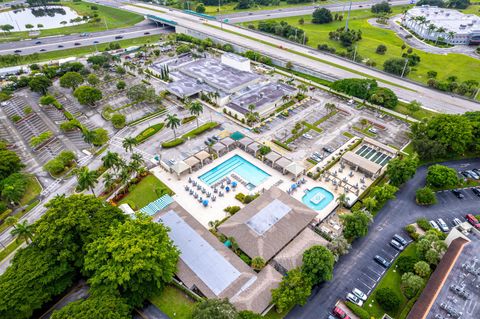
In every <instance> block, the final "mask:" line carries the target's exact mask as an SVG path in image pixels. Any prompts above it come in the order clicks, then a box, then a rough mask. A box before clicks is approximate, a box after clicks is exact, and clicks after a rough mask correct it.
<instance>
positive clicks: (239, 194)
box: [235, 193, 245, 203]
mask: <svg viewBox="0 0 480 319" xmlns="http://www.w3.org/2000/svg"><path fill="white" fill-rule="evenodd" d="M235 199H238V200H239V201H240V202H242V203H243V201H244V200H245V194H243V193H238V194H236V195H235Z"/></svg>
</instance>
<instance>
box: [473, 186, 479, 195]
mask: <svg viewBox="0 0 480 319" xmlns="http://www.w3.org/2000/svg"><path fill="white" fill-rule="evenodd" d="M472 192H473V193H474V194H475V195H477V196H480V189H478V188H476V187H474V188H472Z"/></svg>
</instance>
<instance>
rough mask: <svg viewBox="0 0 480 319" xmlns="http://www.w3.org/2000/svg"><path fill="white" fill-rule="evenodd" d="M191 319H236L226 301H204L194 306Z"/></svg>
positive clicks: (236, 314) (231, 307) (233, 308)
mask: <svg viewBox="0 0 480 319" xmlns="http://www.w3.org/2000/svg"><path fill="white" fill-rule="evenodd" d="M192 319H238V313H237V310H235V307H234V306H233V305H232V304H231V303H230V302H229V301H228V299H205V300H203V301H202V302H200V303H198V304H197V305H196V306H195V309H194V311H193V314H192Z"/></svg>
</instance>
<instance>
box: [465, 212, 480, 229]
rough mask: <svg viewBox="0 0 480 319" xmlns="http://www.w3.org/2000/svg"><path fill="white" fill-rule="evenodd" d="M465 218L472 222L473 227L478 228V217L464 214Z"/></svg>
mask: <svg viewBox="0 0 480 319" xmlns="http://www.w3.org/2000/svg"><path fill="white" fill-rule="evenodd" d="M465 218H466V219H467V221H468V222H469V223H470V224H472V226H473V227H475V228H476V229H480V223H479V222H478V219H477V218H476V217H475V216H473V214H468V215H467V216H465Z"/></svg>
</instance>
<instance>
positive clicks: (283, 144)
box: [272, 140, 292, 151]
mask: <svg viewBox="0 0 480 319" xmlns="http://www.w3.org/2000/svg"><path fill="white" fill-rule="evenodd" d="M272 142H273V143H274V144H277V145H278V146H280V147H281V148H284V149H286V150H287V151H292V149H291V148H290V146H288V145H287V144H285V143H283V142H280V141H279V140H272Z"/></svg>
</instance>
